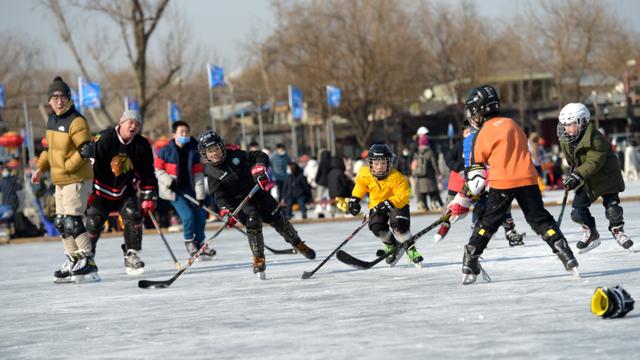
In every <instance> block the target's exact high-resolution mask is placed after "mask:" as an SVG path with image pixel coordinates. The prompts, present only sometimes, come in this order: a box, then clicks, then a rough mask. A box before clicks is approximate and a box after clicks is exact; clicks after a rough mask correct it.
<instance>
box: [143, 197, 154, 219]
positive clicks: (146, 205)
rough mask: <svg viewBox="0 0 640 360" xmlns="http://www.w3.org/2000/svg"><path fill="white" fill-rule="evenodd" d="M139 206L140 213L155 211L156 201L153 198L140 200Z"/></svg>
mask: <svg viewBox="0 0 640 360" xmlns="http://www.w3.org/2000/svg"><path fill="white" fill-rule="evenodd" d="M140 207H141V208H142V213H143V214H145V215H147V214H149V212H154V211H156V201H155V200H154V199H146V200H142V203H141V204H140Z"/></svg>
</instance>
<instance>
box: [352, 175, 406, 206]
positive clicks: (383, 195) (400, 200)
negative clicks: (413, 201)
mask: <svg viewBox="0 0 640 360" xmlns="http://www.w3.org/2000/svg"><path fill="white" fill-rule="evenodd" d="M367 194H369V209H371V208H373V207H375V206H376V205H378V204H379V203H381V202H383V201H385V200H389V201H390V202H391V203H392V204H393V206H395V207H396V208H398V209H400V208H403V207H405V206H406V205H408V204H409V196H410V194H411V190H410V187H409V182H408V181H407V178H406V177H405V176H404V175H402V174H401V173H400V172H399V171H398V170H396V169H391V171H390V172H389V175H387V177H385V178H384V179H382V180H378V179H376V177H375V176H373V175H372V174H371V171H370V170H369V167H368V166H363V167H361V168H360V171H358V175H357V176H356V185H355V186H354V187H353V191H352V192H351V196H355V197H357V198H360V199H362V198H363V197H364V196H365V195H367Z"/></svg>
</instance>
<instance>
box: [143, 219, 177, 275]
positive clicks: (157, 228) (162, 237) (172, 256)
mask: <svg viewBox="0 0 640 360" xmlns="http://www.w3.org/2000/svg"><path fill="white" fill-rule="evenodd" d="M148 214H149V219H151V222H152V223H153V226H154V227H155V228H156V230H158V234H160V238H161V239H162V242H163V243H164V246H166V247H167V250H169V254H171V258H172V259H173V262H174V263H175V264H176V269H178V270H180V262H179V261H178V259H176V255H175V254H174V253H173V250H171V246H169V242H168V241H167V238H165V237H164V234H163V233H162V230H160V225H159V224H158V220H156V217H155V215H153V213H152V212H151V211H149V212H148Z"/></svg>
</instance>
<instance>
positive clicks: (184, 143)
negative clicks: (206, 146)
mask: <svg viewBox="0 0 640 360" xmlns="http://www.w3.org/2000/svg"><path fill="white" fill-rule="evenodd" d="M171 130H172V133H173V140H172V141H170V142H169V143H168V144H167V145H166V146H164V147H163V148H161V149H160V150H158V156H157V157H156V159H155V161H154V168H155V174H156V178H158V195H159V196H160V197H161V198H162V199H165V200H168V201H170V202H171V205H172V206H173V208H174V209H175V210H176V212H177V213H178V215H179V216H180V220H181V221H182V233H183V236H184V245H185V247H186V248H187V252H188V253H189V256H193V254H195V253H196V252H197V251H198V249H200V247H202V244H203V243H204V240H205V238H204V225H205V220H206V215H205V211H204V210H202V209H201V207H200V206H197V205H194V204H192V203H191V202H190V201H189V200H187V199H186V198H185V197H184V196H182V194H186V195H189V196H191V197H193V198H195V199H196V200H198V201H200V202H202V201H204V199H205V197H206V192H205V186H204V166H203V164H202V161H201V160H200V152H199V151H198V142H197V141H196V139H194V138H193V137H191V128H190V127H189V124H188V123H187V122H185V121H181V120H180V121H176V122H174V123H173V124H171ZM215 254H216V251H215V250H214V249H206V250H205V251H204V252H203V253H202V255H204V256H201V257H199V258H198V259H200V258H201V259H203V260H209V259H211V258H212V257H213V256H215Z"/></svg>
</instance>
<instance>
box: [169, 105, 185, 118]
mask: <svg viewBox="0 0 640 360" xmlns="http://www.w3.org/2000/svg"><path fill="white" fill-rule="evenodd" d="M178 120H182V111H180V107H179V106H178V104H177V103H176V102H175V101H170V102H169V121H171V122H176V121H178Z"/></svg>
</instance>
